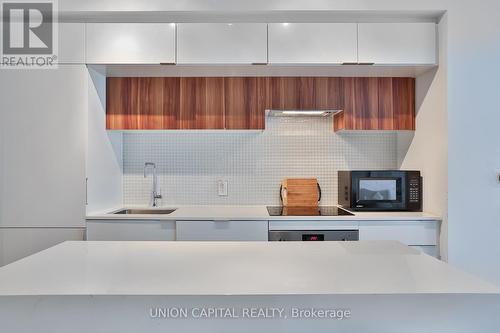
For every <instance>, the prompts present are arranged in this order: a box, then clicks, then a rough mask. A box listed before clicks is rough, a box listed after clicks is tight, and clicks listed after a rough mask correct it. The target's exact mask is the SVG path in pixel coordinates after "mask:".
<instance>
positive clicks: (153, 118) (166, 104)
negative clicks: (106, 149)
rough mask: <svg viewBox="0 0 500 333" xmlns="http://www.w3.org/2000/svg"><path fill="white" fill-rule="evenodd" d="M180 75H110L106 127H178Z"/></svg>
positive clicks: (107, 85) (120, 128)
mask: <svg viewBox="0 0 500 333" xmlns="http://www.w3.org/2000/svg"><path fill="white" fill-rule="evenodd" d="M178 81H179V79H178V78H161V77H125V78H114V77H113V78H107V81H106V82H107V83H106V91H107V98H106V104H107V106H106V128H107V129H114V130H134V129H150V130H154V129H175V128H177V114H178V111H179V107H178V105H179V103H178V101H179V98H178Z"/></svg>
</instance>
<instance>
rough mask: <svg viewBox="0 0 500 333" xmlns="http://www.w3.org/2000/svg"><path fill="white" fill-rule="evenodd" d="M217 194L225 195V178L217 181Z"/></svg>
mask: <svg viewBox="0 0 500 333" xmlns="http://www.w3.org/2000/svg"><path fill="white" fill-rule="evenodd" d="M217 194H218V195H219V196H221V197H226V196H227V180H219V181H217Z"/></svg>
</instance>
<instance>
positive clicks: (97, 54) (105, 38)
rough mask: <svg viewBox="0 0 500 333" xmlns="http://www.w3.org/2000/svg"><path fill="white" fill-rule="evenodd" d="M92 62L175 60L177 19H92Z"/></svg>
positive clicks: (88, 38)
mask: <svg viewBox="0 0 500 333" xmlns="http://www.w3.org/2000/svg"><path fill="white" fill-rule="evenodd" d="M86 41H87V43H86V46H87V47H86V62H87V63H88V64H159V63H175V24H173V23H88V24H87V36H86Z"/></svg>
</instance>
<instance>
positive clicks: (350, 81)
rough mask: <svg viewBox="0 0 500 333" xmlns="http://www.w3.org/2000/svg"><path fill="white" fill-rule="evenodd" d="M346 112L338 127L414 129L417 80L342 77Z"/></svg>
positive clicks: (338, 122) (336, 119)
mask: <svg viewBox="0 0 500 333" xmlns="http://www.w3.org/2000/svg"><path fill="white" fill-rule="evenodd" d="M342 82H343V87H342V91H343V99H344V100H343V104H344V108H343V110H344V111H343V112H342V114H339V115H337V116H336V117H335V118H334V130H336V131H337V130H414V129H415V79H413V78H374V77H370V78H351V77H345V78H342Z"/></svg>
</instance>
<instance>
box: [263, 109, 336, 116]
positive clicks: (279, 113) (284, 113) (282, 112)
mask: <svg viewBox="0 0 500 333" xmlns="http://www.w3.org/2000/svg"><path fill="white" fill-rule="evenodd" d="M340 111H342V110H266V115H267V116H268V117H329V116H333V115H334V114H336V113H339V112H340Z"/></svg>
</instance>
